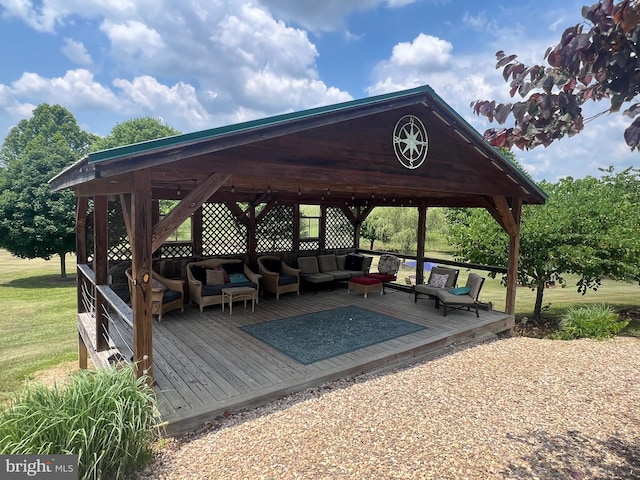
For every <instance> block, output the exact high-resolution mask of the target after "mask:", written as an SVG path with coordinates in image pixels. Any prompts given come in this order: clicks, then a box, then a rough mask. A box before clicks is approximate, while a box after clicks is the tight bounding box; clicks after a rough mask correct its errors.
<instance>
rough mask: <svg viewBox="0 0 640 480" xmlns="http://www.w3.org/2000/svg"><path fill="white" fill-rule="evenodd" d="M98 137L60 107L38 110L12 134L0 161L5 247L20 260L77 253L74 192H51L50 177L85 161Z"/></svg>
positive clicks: (0, 229)
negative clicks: (86, 130)
mask: <svg viewBox="0 0 640 480" xmlns="http://www.w3.org/2000/svg"><path fill="white" fill-rule="evenodd" d="M95 138H96V137H94V136H93V135H91V134H89V133H87V132H84V131H82V130H81V129H80V127H78V124H77V122H76V120H75V118H74V117H73V115H72V114H71V113H70V112H69V111H67V110H66V109H65V108H63V107H61V106H60V105H53V106H50V105H47V104H42V105H39V106H38V107H37V108H36V109H35V110H34V111H33V116H32V117H31V118H30V119H29V120H22V121H21V122H20V123H19V124H18V125H17V126H15V127H13V128H12V129H11V130H10V132H9V134H8V135H7V137H6V139H5V141H4V143H3V146H2V149H1V150H0V158H2V162H3V164H4V168H2V169H1V170H0V247H2V248H5V249H6V250H8V251H9V252H11V253H12V254H13V255H16V256H18V257H21V258H43V259H45V260H49V259H50V258H51V256H53V255H56V254H57V255H59V256H60V272H61V276H62V278H65V277H66V269H65V256H66V254H67V253H68V252H73V251H75V198H74V195H73V192H71V191H65V192H56V193H54V192H52V191H51V189H50V188H49V185H48V183H47V182H48V181H49V179H50V178H51V177H53V176H54V175H56V174H57V173H59V172H60V171H61V170H62V169H64V168H65V167H67V166H69V165H70V164H71V163H73V162H74V161H76V160H77V159H78V158H79V157H81V156H83V155H84V154H85V153H86V152H87V150H88V148H89V146H90V145H91V143H92V142H93V141H94V139H95Z"/></svg>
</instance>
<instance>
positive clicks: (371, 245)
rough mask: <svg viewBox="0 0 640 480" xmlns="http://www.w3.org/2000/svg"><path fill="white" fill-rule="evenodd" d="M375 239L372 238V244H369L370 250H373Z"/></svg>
mask: <svg viewBox="0 0 640 480" xmlns="http://www.w3.org/2000/svg"><path fill="white" fill-rule="evenodd" d="M374 241H375V240H373V239H371V244H370V246H369V250H373V242H374Z"/></svg>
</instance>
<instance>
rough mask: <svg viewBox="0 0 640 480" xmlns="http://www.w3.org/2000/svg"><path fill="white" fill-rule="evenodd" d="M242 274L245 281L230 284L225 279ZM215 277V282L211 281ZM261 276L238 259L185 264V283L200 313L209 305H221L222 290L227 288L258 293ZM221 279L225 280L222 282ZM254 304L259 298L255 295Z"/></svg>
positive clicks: (217, 259) (214, 259)
mask: <svg viewBox="0 0 640 480" xmlns="http://www.w3.org/2000/svg"><path fill="white" fill-rule="evenodd" d="M225 273H226V277H228V276H230V275H232V274H237V273H242V274H244V276H245V277H246V279H247V281H243V282H231V281H227V280H226V277H225ZM213 277H216V279H215V280H212V279H213ZM260 277H261V275H259V274H257V273H254V272H252V271H251V269H250V268H249V267H248V266H247V265H246V264H245V263H244V262H243V261H242V260H240V259H236V258H210V259H207V260H200V261H198V262H191V263H188V264H187V282H188V284H189V297H190V301H191V302H192V303H196V304H198V306H199V307H200V311H201V312H202V310H203V309H204V307H207V306H209V305H220V304H222V289H223V288H228V287H252V288H255V289H256V292H257V293H259V290H260ZM222 278H225V279H224V280H222ZM256 297H257V299H256V303H257V302H258V301H259V300H258V298H259V296H258V295H256Z"/></svg>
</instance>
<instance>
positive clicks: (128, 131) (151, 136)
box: [91, 117, 180, 152]
mask: <svg viewBox="0 0 640 480" xmlns="http://www.w3.org/2000/svg"><path fill="white" fill-rule="evenodd" d="M179 134H180V131H178V130H176V129H175V128H173V127H170V126H169V125H166V124H164V123H163V122H162V120H160V119H158V118H153V117H138V118H132V119H130V120H126V121H124V122H121V123H118V124H116V126H115V127H113V129H112V130H111V133H109V135H107V136H106V137H103V138H100V139H98V140H97V141H96V142H95V143H94V144H93V146H92V147H91V150H92V151H94V152H95V151H97V150H106V149H107V148H116V147H121V146H123V145H130V144H132V143H139V142H146V141H148V140H155V139H157V138H164V137H171V136H173V135H179Z"/></svg>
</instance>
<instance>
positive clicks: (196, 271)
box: [191, 265, 207, 283]
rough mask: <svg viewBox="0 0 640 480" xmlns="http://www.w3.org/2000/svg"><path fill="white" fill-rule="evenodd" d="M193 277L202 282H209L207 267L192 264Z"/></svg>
mask: <svg viewBox="0 0 640 480" xmlns="http://www.w3.org/2000/svg"><path fill="white" fill-rule="evenodd" d="M191 273H192V275H193V278H195V279H196V280H197V281H199V282H202V283H207V269H206V268H204V267H201V266H200V265H191Z"/></svg>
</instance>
